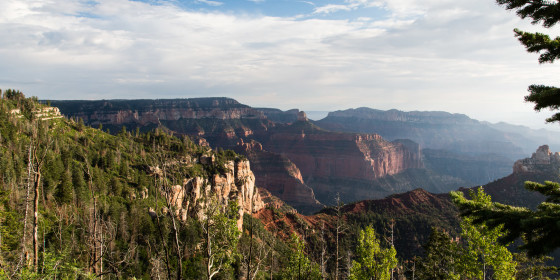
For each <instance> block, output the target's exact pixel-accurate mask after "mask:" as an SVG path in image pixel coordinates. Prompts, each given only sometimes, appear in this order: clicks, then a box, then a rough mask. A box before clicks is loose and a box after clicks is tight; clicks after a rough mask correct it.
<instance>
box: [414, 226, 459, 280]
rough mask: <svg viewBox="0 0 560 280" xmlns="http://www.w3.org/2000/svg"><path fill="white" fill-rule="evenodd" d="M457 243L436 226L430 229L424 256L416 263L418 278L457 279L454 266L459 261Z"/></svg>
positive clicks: (435, 279)
mask: <svg viewBox="0 0 560 280" xmlns="http://www.w3.org/2000/svg"><path fill="white" fill-rule="evenodd" d="M459 250H460V247H459V244H458V243H456V242H453V240H452V239H451V237H450V236H449V235H448V234H447V233H446V232H443V231H440V230H438V229H437V228H433V229H432V233H431V234H430V237H429V239H428V243H427V244H425V245H424V255H425V256H424V258H422V259H421V261H420V262H419V263H418V272H417V275H418V277H419V278H420V279H434V280H437V279H440V280H447V279H459V278H458V277H459V276H458V274H457V271H456V267H457V264H458V262H459V257H460V255H461V254H460V253H459Z"/></svg>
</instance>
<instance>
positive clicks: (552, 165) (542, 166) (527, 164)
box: [513, 145, 560, 173]
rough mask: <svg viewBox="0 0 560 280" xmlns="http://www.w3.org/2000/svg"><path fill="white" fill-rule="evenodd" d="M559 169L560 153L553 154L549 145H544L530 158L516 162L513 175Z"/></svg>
mask: <svg viewBox="0 0 560 280" xmlns="http://www.w3.org/2000/svg"><path fill="white" fill-rule="evenodd" d="M559 168H560V153H558V152H556V153H552V152H551V151H550V148H549V147H548V145H542V146H540V147H539V148H538V149H537V151H536V152H534V153H533V155H532V156H531V157H530V158H526V159H521V160H518V161H516V162H515V164H514V165H513V173H527V172H533V173H534V172H543V171H545V170H548V169H553V170H556V171H558V169H559Z"/></svg>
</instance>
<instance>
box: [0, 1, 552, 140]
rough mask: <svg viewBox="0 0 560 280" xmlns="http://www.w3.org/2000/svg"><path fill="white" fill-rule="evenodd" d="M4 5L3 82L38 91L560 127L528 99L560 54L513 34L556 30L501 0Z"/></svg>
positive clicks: (0, 23) (548, 77) (0, 7)
mask: <svg viewBox="0 0 560 280" xmlns="http://www.w3.org/2000/svg"><path fill="white" fill-rule="evenodd" d="M0 11H2V12H0V35H2V38H5V39H4V40H2V42H0V60H2V61H3V62H4V63H2V65H0V77H1V78H0V88H2V89H5V88H15V89H20V90H22V91H23V92H24V93H25V94H26V95H29V96H38V97H39V98H41V99H53V100H54V99H110V98H120V99H130V98H133V99H135V98H189V97H208V96H226V97H231V98H234V99H236V100H238V101H239V102H241V103H244V104H248V105H250V106H253V107H275V108H279V109H282V110H287V109H290V108H299V109H301V110H304V111H334V110H340V109H345V108H357V107H370V108H376V109H380V110H389V109H392V108H396V109H398V110H401V111H415V110H418V111H446V112H452V113H461V114H466V115H468V116H469V117H471V118H473V119H477V120H483V121H489V122H499V121H504V122H508V123H512V124H518V125H525V126H529V127H532V128H536V129H538V128H546V129H550V130H560V127H558V126H557V125H545V121H544V120H545V118H546V117H548V116H550V115H551V114H550V113H549V112H543V113H535V112H533V109H532V104H527V103H525V102H524V101H523V97H524V96H525V95H527V94H528V93H527V91H526V89H527V87H528V86H529V85H530V84H547V85H554V83H555V82H556V81H557V75H556V74H557V71H553V69H555V68H551V67H555V65H550V64H546V65H539V64H538V62H537V57H538V56H537V55H536V54H528V53H526V51H525V50H524V47H523V46H522V45H521V44H520V43H519V42H518V41H517V40H516V39H515V38H514V36H513V32H512V30H513V29H514V28H516V27H517V28H521V29H523V30H527V31H541V32H546V33H549V34H551V35H552V36H553V37H554V35H555V33H558V28H553V29H550V30H544V29H543V28H540V27H539V26H532V25H531V24H530V23H529V21H522V20H520V19H519V18H518V17H517V16H516V15H515V13H513V12H510V11H506V10H505V9H504V8H503V7H500V6H498V5H496V4H495V1H493V0H470V1H466V0H465V1H450V0H444V1H441V0H438V1H434V0H429V1H420V0H398V1H388V0H325V1H295V0H278V1H270V0H240V1H219V0H216V1H209V0H204V1H203V0H142V1H131V0H98V1H62V0H53V1H48V2H47V1H17V0H5V1H2V2H1V3H0ZM556 127H558V128H556Z"/></svg>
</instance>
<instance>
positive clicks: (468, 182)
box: [50, 97, 560, 213]
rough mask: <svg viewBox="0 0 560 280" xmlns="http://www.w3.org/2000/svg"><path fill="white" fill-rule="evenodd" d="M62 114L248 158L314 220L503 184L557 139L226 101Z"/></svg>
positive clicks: (361, 112) (89, 106)
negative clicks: (336, 209)
mask: <svg viewBox="0 0 560 280" xmlns="http://www.w3.org/2000/svg"><path fill="white" fill-rule="evenodd" d="M50 102H51V105H52V106H55V107H58V108H59V109H60V111H61V112H62V114H64V115H66V116H67V117H71V118H81V119H83V121H84V123H85V124H87V125H90V126H94V127H95V126H99V125H101V126H102V127H103V129H104V130H105V129H109V130H110V131H111V132H112V133H117V132H119V131H120V130H121V129H122V126H125V127H126V128H127V130H129V131H134V130H136V129H140V130H141V131H149V130H152V129H154V128H158V127H159V128H163V129H167V130H170V131H173V132H174V133H176V134H180V135H188V136H190V137H191V138H193V139H195V140H197V141H198V142H199V143H203V144H204V143H207V144H208V145H209V146H211V147H213V148H218V147H220V148H223V149H233V150H235V151H236V152H238V153H241V154H243V155H245V156H247V158H248V159H249V160H250V162H251V169H252V170H253V171H254V173H255V177H256V182H255V183H256V185H257V186H258V187H262V188H265V189H267V190H268V191H270V192H271V193H272V194H273V195H275V196H277V197H279V198H280V199H282V200H283V201H285V202H287V203H288V204H290V205H292V206H293V207H295V208H296V209H298V210H299V211H300V212H302V213H312V212H314V211H317V210H319V209H321V208H322V207H323V206H324V205H332V204H333V203H334V199H335V197H336V196H337V195H340V198H341V199H342V200H343V201H345V202H353V201H358V200H363V199H380V198H383V197H386V196H388V195H391V194H394V193H402V192H406V191H410V190H413V189H417V188H423V189H425V190H427V191H429V192H433V193H444V192H448V191H450V190H455V189H457V188H459V187H469V186H476V185H484V184H486V183H488V182H491V181H495V180H497V179H499V178H502V177H505V176H507V175H508V174H510V173H511V171H512V166H513V163H514V162H515V161H516V160H517V159H521V158H525V157H527V156H528V155H530V153H531V152H533V151H535V150H536V149H537V147H539V146H541V145H542V144H548V145H549V146H550V147H552V149H553V150H558V147H560V140H558V139H560V137H558V136H560V133H558V132H551V131H545V130H532V129H530V128H527V127H522V126H514V125H509V124H505V123H499V124H490V123H487V122H480V121H477V120H473V119H471V118H469V117H467V116H465V115H461V114H451V113H447V112H402V111H398V110H389V111H381V110H375V109H370V108H358V109H348V110H342V111H335V112H330V113H328V115H327V117H325V118H323V119H321V120H318V121H312V120H309V119H308V118H307V116H306V114H305V113H304V112H302V111H299V110H297V109H293V110H288V111H282V110H279V109H273V108H253V107H250V106H248V105H244V104H241V103H239V102H237V101H236V100H234V99H230V98H221V97H220V98H190V99H156V100H96V101H83V100H54V101H50Z"/></svg>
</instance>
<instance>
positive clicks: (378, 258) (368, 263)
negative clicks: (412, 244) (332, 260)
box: [349, 226, 397, 280]
mask: <svg viewBox="0 0 560 280" xmlns="http://www.w3.org/2000/svg"><path fill="white" fill-rule="evenodd" d="M396 266H397V251H396V250H395V247H393V246H391V247H390V248H381V244H380V241H379V240H378V239H377V236H376V234H375V231H374V230H373V227H371V226H368V227H366V229H365V231H364V230H362V231H360V234H359V237H358V248H357V252H356V259H355V260H354V261H352V268H351V269H350V275H349V279H352V280H359V279H360V280H361V279H378V280H387V279H391V271H392V270H393V269H394V268H395V267H396Z"/></svg>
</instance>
